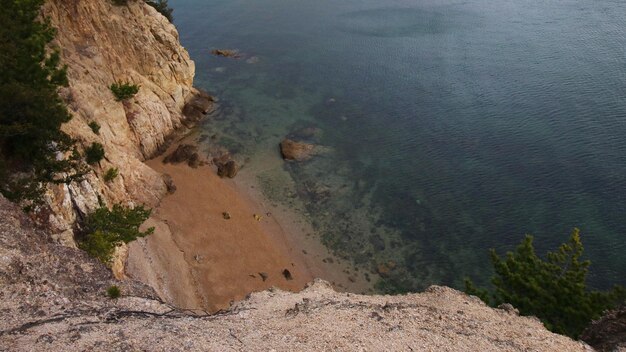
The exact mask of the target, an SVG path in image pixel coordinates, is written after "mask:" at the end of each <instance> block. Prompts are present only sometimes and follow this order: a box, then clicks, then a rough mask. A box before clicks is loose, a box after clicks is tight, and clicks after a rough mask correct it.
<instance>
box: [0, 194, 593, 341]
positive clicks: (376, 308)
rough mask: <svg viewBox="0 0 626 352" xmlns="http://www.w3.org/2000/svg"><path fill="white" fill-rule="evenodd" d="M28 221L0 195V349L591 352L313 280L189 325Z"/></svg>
mask: <svg viewBox="0 0 626 352" xmlns="http://www.w3.org/2000/svg"><path fill="white" fill-rule="evenodd" d="M28 222H29V221H28V219H26V218H25V216H24V215H23V214H22V213H21V211H20V210H19V209H18V208H17V207H16V206H15V205H13V204H11V203H9V202H8V201H6V200H5V199H4V198H2V197H1V196H0V314H1V316H2V319H0V351H12V352H13V351H29V352H33V351H42V352H49V351H71V352H75V351H168V352H170V351H555V352H557V351H558V352H562V351H567V352H576V351H593V350H592V349H591V348H590V347H589V346H587V345H585V344H583V343H581V342H576V341H573V340H571V339H569V338H567V337H565V336H561V335H556V334H553V333H551V332H549V331H547V330H546V329H545V328H544V327H543V325H542V324H541V323H540V322H539V321H538V320H537V319H534V318H528V317H519V316H517V315H516V314H514V313H510V312H508V311H505V310H500V309H492V308H489V307H487V306H485V304H483V303H482V302H481V301H480V300H479V299H478V298H475V297H470V296H467V295H466V294H463V293H461V292H458V291H455V290H453V289H450V288H446V287H438V286H432V287H431V288H429V289H428V290H427V291H426V292H424V293H419V294H410V295H405V296H363V295H355V294H348V293H338V292H335V291H334V290H333V289H332V288H331V287H330V285H329V284H328V283H326V282H324V281H321V280H318V281H315V282H314V283H313V284H312V285H310V286H309V287H308V288H307V289H305V290H304V291H302V292H300V293H289V292H284V291H279V290H270V291H264V292H260V293H254V294H252V295H251V296H250V297H249V298H248V299H247V300H245V301H243V302H240V303H237V304H235V305H234V306H233V307H231V308H230V309H229V310H227V311H223V312H221V313H218V314H214V315H206V314H202V315H198V313H200V312H198V311H196V312H190V311H183V310H180V309H176V308H173V307H172V306H170V305H168V304H165V303H163V302H162V301H161V300H159V299H158V298H157V297H156V295H155V294H154V292H153V291H152V290H151V289H150V288H148V287H147V286H144V285H142V284H139V283H137V282H134V281H128V280H127V281H123V282H118V281H115V279H114V278H113V277H112V275H111V273H110V272H109V271H108V270H107V269H106V268H104V266H102V264H100V263H99V262H97V261H95V260H94V259H92V258H89V257H88V256H87V255H86V254H85V253H84V252H81V251H79V250H77V249H74V248H68V247H65V246H62V245H59V244H57V243H54V242H53V241H50V237H49V236H48V235H47V234H46V233H41V232H37V231H35V230H34V229H33V228H32V227H31V225H29V224H28ZM113 284H116V285H118V286H120V287H121V289H122V297H121V298H119V299H117V300H112V299H109V298H107V297H106V295H105V290H106V289H107V287H109V286H110V285H113ZM192 313H196V314H195V315H193V314H192Z"/></svg>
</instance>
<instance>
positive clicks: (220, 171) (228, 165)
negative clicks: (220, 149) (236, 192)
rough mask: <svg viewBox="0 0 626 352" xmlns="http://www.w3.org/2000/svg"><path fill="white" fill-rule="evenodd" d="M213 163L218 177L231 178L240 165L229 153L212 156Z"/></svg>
mask: <svg viewBox="0 0 626 352" xmlns="http://www.w3.org/2000/svg"><path fill="white" fill-rule="evenodd" d="M213 163H214V164H215V166H217V175H218V176H219V177H228V178H233V177H235V176H236V175H237V172H238V171H239V169H240V167H239V165H238V164H237V162H236V161H235V160H233V159H232V157H231V155H230V154H223V155H222V156H220V157H215V158H213Z"/></svg>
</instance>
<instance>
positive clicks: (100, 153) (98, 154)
mask: <svg viewBox="0 0 626 352" xmlns="http://www.w3.org/2000/svg"><path fill="white" fill-rule="evenodd" d="M103 158H104V146H102V144H100V143H98V142H93V143H91V146H89V147H87V149H85V160H86V161H87V164H90V165H91V164H96V163H99V162H100V160H102V159H103Z"/></svg>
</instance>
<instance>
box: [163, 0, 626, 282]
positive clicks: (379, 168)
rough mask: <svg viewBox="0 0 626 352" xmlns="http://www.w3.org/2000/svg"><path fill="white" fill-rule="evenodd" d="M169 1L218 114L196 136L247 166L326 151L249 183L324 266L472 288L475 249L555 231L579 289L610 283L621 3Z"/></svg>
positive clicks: (625, 50) (622, 103)
mask: <svg viewBox="0 0 626 352" xmlns="http://www.w3.org/2000/svg"><path fill="white" fill-rule="evenodd" d="M170 3H171V5H172V6H173V7H174V8H175V23H176V25H177V26H178V28H179V30H180V33H181V39H182V42H183V44H184V45H185V46H186V47H187V49H188V50H189V51H190V53H191V56H192V57H193V58H194V59H195V61H196V64H197V81H196V82H197V84H198V85H199V86H201V87H203V88H205V89H206V90H208V91H210V92H211V93H213V94H215V95H216V96H218V97H219V98H220V99H221V103H222V107H223V111H222V114H223V118H220V119H217V120H215V121H210V122H209V123H207V124H206V126H204V127H203V128H204V129H205V130H206V134H207V135H210V136H212V139H214V140H218V141H219V142H220V143H222V144H223V145H226V146H228V148H229V149H230V150H231V151H232V152H234V153H237V154H238V155H242V156H245V157H247V158H249V160H252V162H250V166H249V167H251V168H253V167H254V164H255V163H254V162H253V161H254V160H263V159H264V158H265V157H266V156H267V155H268V154H269V155H271V157H274V158H278V152H277V147H276V146H277V144H278V143H279V142H280V140H281V139H282V138H284V137H285V136H286V135H291V136H293V137H295V138H299V139H302V140H307V141H309V142H313V143H316V144H320V145H324V146H326V147H328V148H327V151H326V152H325V153H324V154H322V155H320V156H318V157H316V158H314V159H313V160H311V161H309V162H305V163H302V164H288V165H284V164H283V163H282V162H281V163H275V164H267V165H275V166H273V167H272V166H268V167H266V168H265V169H263V168H258V170H257V171H255V172H257V173H258V178H259V182H260V183H261V185H263V190H264V192H265V193H266V194H267V195H268V197H270V199H273V200H274V201H276V202H282V203H284V204H290V202H292V201H293V200H296V199H297V200H298V201H301V202H304V204H305V207H304V209H302V213H303V214H304V215H305V216H307V217H308V218H309V220H310V221H311V222H312V223H313V225H314V227H315V229H316V232H317V234H316V235H318V236H320V238H321V239H322V240H323V241H324V242H325V243H326V244H327V245H329V246H331V247H332V248H334V249H335V250H336V251H337V253H339V254H340V255H342V256H345V257H347V258H349V259H350V260H352V261H354V262H355V263H356V264H357V265H360V266H361V267H364V268H370V269H372V270H375V269H376V268H377V267H379V266H380V264H381V263H389V261H393V262H394V263H395V264H396V268H395V269H394V270H392V271H391V277H390V278H389V279H388V280H387V281H386V282H385V284H386V285H387V286H401V287H403V288H411V289H419V288H422V287H424V286H427V285H429V284H431V283H439V284H448V285H455V286H460V285H461V282H462V279H463V278H464V277H466V276H470V277H472V278H474V279H475V280H477V281H479V282H484V281H485V279H486V278H487V277H488V275H489V273H490V272H489V260H488V255H487V250H488V249H489V248H496V249H497V250H499V251H500V252H502V251H505V250H509V249H512V248H513V246H514V245H515V244H516V243H518V242H519V241H520V240H521V238H522V237H523V235H524V234H525V233H531V234H533V235H535V242H536V245H537V247H538V250H539V252H540V253H543V252H545V251H546V250H548V249H551V248H554V247H555V246H556V245H557V244H558V243H561V242H563V241H565V240H566V239H567V238H568V236H569V233H570V231H571V229H572V228H573V227H579V228H580V229H581V231H582V234H583V242H584V244H585V247H586V250H587V255H588V257H589V259H591V260H592V262H593V265H592V277H591V280H592V283H593V284H594V285H595V286H597V287H606V286H608V285H610V284H613V283H621V284H626V85H625V82H626V2H624V1H604V0H555V1H527V0H467V1H449V0H437V1H434V0H425V1H421V0H413V1H408V0H396V1H394V0H391V1H380V0H377V1H374V0H359V1H356V0H342V1H339V0H334V1H331V0H319V1H309V0H306V1H305V0H255V1H243V0H228V1H226V0H171V1H170ZM215 48H232V49H238V50H239V51H240V52H241V53H242V54H243V57H242V58H241V59H238V60H235V59H225V58H218V57H214V56H212V55H210V51H211V50H212V49H215ZM307 127H314V128H315V129H314V130H312V129H310V128H309V129H308V130H304V131H302V128H307ZM311 131H313V132H315V133H306V132H311ZM257 164H258V163H257ZM293 180H295V182H294V181H293ZM392 266H393V265H392Z"/></svg>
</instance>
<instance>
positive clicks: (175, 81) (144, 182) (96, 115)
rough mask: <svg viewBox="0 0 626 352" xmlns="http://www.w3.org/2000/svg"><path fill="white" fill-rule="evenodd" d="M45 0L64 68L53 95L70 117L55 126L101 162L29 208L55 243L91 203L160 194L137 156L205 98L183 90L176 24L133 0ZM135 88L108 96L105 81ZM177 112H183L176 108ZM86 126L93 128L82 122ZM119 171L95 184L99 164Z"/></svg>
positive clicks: (205, 106) (68, 235)
mask: <svg viewBox="0 0 626 352" xmlns="http://www.w3.org/2000/svg"><path fill="white" fill-rule="evenodd" d="M112 3H113V2H112V1H99V0H48V1H47V2H46V4H45V5H44V11H43V12H44V16H46V17H48V18H49V19H50V20H51V23H52V25H53V26H55V27H57V28H58V29H59V30H58V31H57V36H56V39H55V41H54V43H53V46H54V47H56V48H58V49H59V50H60V53H61V58H62V62H63V63H64V64H66V65H67V67H68V78H69V87H67V88H64V89H63V90H62V91H61V95H62V96H63V98H64V100H65V101H66V102H67V104H68V107H69V109H70V112H71V113H72V115H73V119H72V120H71V121H70V122H69V123H67V124H65V125H64V127H63V129H64V130H65V131H66V132H67V133H68V134H69V135H70V136H72V137H73V138H75V139H76V140H77V141H78V144H79V145H81V146H83V147H85V146H88V145H91V143H93V142H98V143H101V144H103V145H104V149H105V151H106V157H105V159H104V160H103V161H102V162H100V164H99V165H97V166H96V167H95V170H94V172H93V173H92V174H90V175H88V176H87V177H86V178H85V180H84V181H82V182H81V183H78V184H72V185H68V186H65V185H64V186H59V187H56V188H52V189H50V191H49V192H48V194H47V199H48V204H49V206H48V207H46V208H45V209H39V214H38V219H41V220H43V221H45V222H47V226H48V227H50V228H51V229H52V230H53V232H54V233H55V235H54V237H55V239H57V240H58V241H60V242H62V243H65V244H67V245H72V244H73V239H72V231H73V225H74V223H75V221H76V220H77V219H79V218H80V217H81V216H84V214H85V213H86V212H89V211H91V210H93V209H94V208H96V207H98V206H99V203H102V202H104V203H107V204H110V203H118V202H123V203H140V204H146V205H148V206H154V205H156V204H157V203H158V201H159V199H160V198H161V197H162V196H163V195H164V194H165V193H166V192H167V187H166V184H165V182H164V180H163V178H162V177H161V175H160V174H158V173H157V172H155V171H154V170H152V169H151V168H149V167H148V166H146V165H145V164H144V163H142V161H144V160H145V159H147V158H150V157H152V156H154V155H155V154H156V153H158V152H159V151H160V150H162V149H163V148H164V146H165V145H166V144H167V142H168V138H169V136H171V135H172V133H173V132H174V131H175V130H177V129H178V128H180V127H182V126H183V125H185V124H187V123H189V122H192V120H197V119H198V118H200V117H201V115H202V114H204V113H206V112H207V111H209V110H210V98H209V97H207V96H205V95H202V94H199V92H197V91H196V90H194V88H193V87H192V83H193V77H194V70H195V68H194V63H193V61H191V60H190V58H189V55H188V53H187V51H186V50H185V49H184V48H183V47H182V46H181V45H180V43H179V40H178V39H179V38H178V33H177V31H176V28H175V27H174V26H173V25H172V24H171V23H170V22H169V21H168V20H167V19H166V18H165V17H163V16H162V15H161V14H159V13H158V12H157V11H156V10H155V9H154V8H152V7H151V6H148V5H146V4H145V3H144V2H143V1H129V2H128V5H124V6H114V5H113V4H112ZM120 81H122V82H131V83H133V84H137V85H139V86H140V89H139V92H138V94H137V95H135V96H134V97H133V98H131V99H128V100H126V101H123V102H119V101H116V99H115V97H114V96H113V94H112V93H111V91H110V89H109V86H110V85H111V84H112V83H115V82H120ZM185 113H186V114H185ZM91 122H96V123H98V124H99V125H100V126H101V128H100V131H99V133H98V134H96V133H94V132H93V131H92V130H91V129H90V128H89V126H88V125H89V123H91ZM112 167H115V168H118V170H119V177H117V178H116V179H115V180H114V181H113V182H110V183H106V182H104V181H103V175H104V173H105V172H106V171H107V170H108V169H109V168H112Z"/></svg>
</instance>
